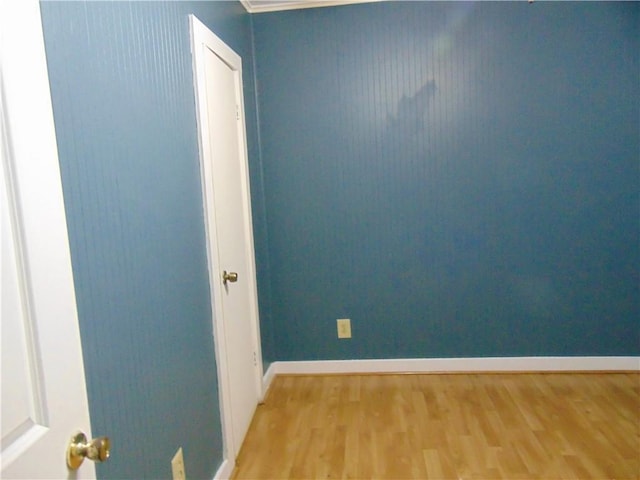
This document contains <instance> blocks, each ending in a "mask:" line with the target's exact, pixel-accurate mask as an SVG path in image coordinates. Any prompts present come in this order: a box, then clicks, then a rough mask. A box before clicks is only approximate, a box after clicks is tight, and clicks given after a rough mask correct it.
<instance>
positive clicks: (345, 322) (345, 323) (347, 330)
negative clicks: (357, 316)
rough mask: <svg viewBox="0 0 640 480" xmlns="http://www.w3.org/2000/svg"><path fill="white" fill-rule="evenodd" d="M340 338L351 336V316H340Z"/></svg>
mask: <svg viewBox="0 0 640 480" xmlns="http://www.w3.org/2000/svg"><path fill="white" fill-rule="evenodd" d="M336 321H337V322H338V338H351V320H350V319H349V318H339V319H338V320H336Z"/></svg>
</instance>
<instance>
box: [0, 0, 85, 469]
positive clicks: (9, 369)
mask: <svg viewBox="0 0 640 480" xmlns="http://www.w3.org/2000/svg"><path fill="white" fill-rule="evenodd" d="M0 32H1V36H2V38H1V43H0V45H1V48H2V51H1V57H0V58H1V70H0V123H1V127H2V128H1V135H0V138H1V144H0V159H1V163H2V168H1V170H0V172H1V173H0V208H1V210H2V211H1V215H2V330H1V333H2V407H1V409H2V428H1V430H2V445H1V450H2V453H1V460H0V463H1V474H0V476H1V477H2V478H6V479H9V478H28V479H40V478H46V479H54V478H55V479H62V478H87V479H89V478H95V469H94V466H93V465H92V464H91V462H85V464H84V465H82V467H81V468H80V470H77V471H75V472H69V470H68V469H67V466H66V448H67V444H68V442H69V439H70V438H71V436H72V434H74V433H75V431H77V430H82V431H84V432H85V433H86V434H87V435H90V433H91V432H90V425H89V412H88V405H87V395H86V390H85V379H84V369H83V364H82V351H81V346H80V335H79V331H78V323H77V313H76V303H75V293H74V287H73V277H72V272H71V259H70V254H69V245H68V237H67V229H66V219H65V214H64V205H63V199H62V186H61V182H60V171H59V166H58V157H57V147H56V140H55V132H54V126H53V113H52V110H51V98H50V93H49V82H48V77H47V69H46V62H45V52H44V42H43V36H42V27H41V20H40V7H39V4H38V1H37V0H24V1H21V0H16V1H2V2H0Z"/></svg>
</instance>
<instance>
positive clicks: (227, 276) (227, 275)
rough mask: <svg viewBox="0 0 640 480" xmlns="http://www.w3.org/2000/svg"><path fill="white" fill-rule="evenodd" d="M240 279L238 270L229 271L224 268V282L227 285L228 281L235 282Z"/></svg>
mask: <svg viewBox="0 0 640 480" xmlns="http://www.w3.org/2000/svg"><path fill="white" fill-rule="evenodd" d="M237 281H238V274H237V273H236V272H227V271H226V270H224V271H223V272H222V283H224V284H225V285H226V284H227V282H231V283H235V282H237Z"/></svg>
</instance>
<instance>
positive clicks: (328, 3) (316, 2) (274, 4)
mask: <svg viewBox="0 0 640 480" xmlns="http://www.w3.org/2000/svg"><path fill="white" fill-rule="evenodd" d="M380 1H383V0H310V1H309V0H307V1H304V0H285V1H277V0H276V1H270V0H269V1H260V0H240V3H241V4H242V6H243V7H244V8H245V10H246V11H247V12H249V13H266V12H280V11H283V10H301V9H305V8H319V7H335V6H338V5H351V4H354V3H373V2H380Z"/></svg>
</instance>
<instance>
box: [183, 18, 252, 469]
mask: <svg viewBox="0 0 640 480" xmlns="http://www.w3.org/2000/svg"><path fill="white" fill-rule="evenodd" d="M189 24H190V28H191V52H192V55H193V75H194V91H195V94H196V117H197V122H198V144H199V152H200V166H201V181H202V199H203V206H204V211H205V230H206V236H207V258H208V267H209V284H210V293H211V302H212V305H211V308H212V312H213V317H214V318H213V324H214V325H213V328H214V332H215V333H214V338H213V340H214V344H215V350H216V364H217V372H218V382H219V389H218V393H219V397H220V416H221V420H222V434H223V444H224V461H223V464H222V467H221V470H219V473H220V472H221V471H222V472H223V473H224V472H226V470H224V469H223V467H224V468H227V467H225V465H227V464H229V465H233V464H234V461H235V458H236V456H237V454H238V451H239V449H240V445H241V443H242V442H241V440H242V439H236V438H234V432H233V422H232V413H231V394H230V379H229V373H228V362H227V354H226V345H225V342H224V341H223V340H222V339H224V338H226V335H225V326H224V322H222V321H215V319H221V318H223V317H224V313H223V309H222V291H223V286H222V280H221V278H220V275H218V274H217V272H220V271H221V270H222V269H221V268H220V265H219V259H218V255H217V254H216V251H217V246H216V239H217V238H218V236H217V230H216V228H217V227H216V224H215V220H214V221H213V222H212V221H210V220H209V215H207V213H206V212H214V214H213V217H214V218H215V197H214V195H213V180H212V179H213V176H212V175H213V172H211V168H210V167H209V162H207V161H205V160H204V159H208V158H210V155H211V146H210V143H209V141H208V136H207V135H206V132H208V131H209V128H208V126H209V125H208V117H207V113H206V112H207V103H206V90H205V89H204V88H202V87H203V86H204V85H205V83H206V78H205V69H204V63H205V62H204V52H205V50H204V49H205V48H206V49H209V50H211V51H213V52H214V53H215V54H216V55H217V56H218V57H219V58H220V59H221V60H222V61H224V62H225V63H226V64H227V65H229V67H230V68H231V69H232V70H234V71H235V73H236V77H237V78H238V80H237V85H236V88H237V93H238V96H239V102H240V107H239V112H238V113H239V115H240V120H241V122H242V127H241V129H240V130H241V132H240V134H239V136H240V138H239V144H240V146H241V147H240V150H241V155H242V156H243V159H242V165H241V170H242V179H241V182H242V186H241V188H242V196H243V199H244V202H243V207H244V208H245V209H246V211H247V216H246V223H245V229H246V232H247V233H248V236H249V240H248V242H247V245H245V253H246V258H247V270H248V274H249V275H248V277H249V278H248V280H247V281H248V282H249V285H250V298H249V309H250V312H251V314H250V315H251V319H252V321H251V333H252V335H251V336H252V338H251V342H252V344H253V351H254V352H255V355H256V358H257V359H260V358H261V357H262V351H261V347H260V326H259V319H258V293H257V281H256V266H255V256H254V244H253V226H252V221H251V204H250V198H251V197H250V191H249V170H248V154H247V142H246V138H245V132H246V126H245V118H244V98H243V94H242V59H241V57H240V56H239V55H238V54H237V53H235V52H234V51H233V50H232V49H231V48H229V47H228V46H227V45H226V44H225V43H224V42H223V41H222V40H221V39H220V38H218V37H217V36H216V35H215V34H214V33H213V32H211V30H209V29H208V28H207V27H206V26H205V25H204V24H203V23H202V22H201V21H200V20H198V19H197V18H196V17H195V16H194V15H189ZM199 86H200V87H199ZM255 382H256V391H257V392H261V391H262V362H260V361H257V362H256V365H255ZM258 397H260V394H259V395H258ZM228 468H231V469H233V467H232V466H231V467H228ZM230 474H231V473H230V472H229V475H230ZM216 475H217V474H216Z"/></svg>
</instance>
